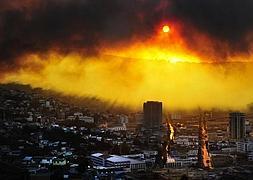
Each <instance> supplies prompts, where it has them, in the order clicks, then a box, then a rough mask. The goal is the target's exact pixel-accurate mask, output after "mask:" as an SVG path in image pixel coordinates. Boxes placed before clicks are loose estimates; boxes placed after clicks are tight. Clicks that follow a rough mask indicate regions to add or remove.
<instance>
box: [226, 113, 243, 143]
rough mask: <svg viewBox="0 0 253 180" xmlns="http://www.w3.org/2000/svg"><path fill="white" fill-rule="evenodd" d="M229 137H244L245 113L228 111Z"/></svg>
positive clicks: (236, 138) (238, 138) (237, 138)
mask: <svg viewBox="0 0 253 180" xmlns="http://www.w3.org/2000/svg"><path fill="white" fill-rule="evenodd" d="M229 133H230V138H231V139H234V140H240V139H243V138H244V137H245V133H246V132H245V114H244V113H240V112H232V113H229Z"/></svg>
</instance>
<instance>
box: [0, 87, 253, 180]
mask: <svg viewBox="0 0 253 180" xmlns="http://www.w3.org/2000/svg"><path fill="white" fill-rule="evenodd" d="M0 92H1V96H0V101H1V105H0V110H1V111H0V120H1V129H0V132H1V136H0V138H1V141H0V142H1V144H0V150H1V151H0V152H1V179H144V178H146V179H184V178H187V179H250V176H251V175H252V168H253V166H252V165H253V140H252V124H253V113H252V109H251V110H248V111H247V113H243V112H226V111H221V110H212V111H203V110H201V109H197V110H196V111H192V112H168V113H165V112H164V109H163V105H162V102H158V101H146V102H144V103H143V110H142V111H138V112H131V111H129V112H127V113H126V112H120V111H110V110H106V109H105V110H104V111H101V110H96V109H89V108H88V107H85V106H82V105H80V104H78V103H75V102H68V101H66V99H65V100H64V98H63V97H61V96H56V95H55V94H54V93H52V92H47V91H43V90H42V89H38V88H37V89H32V88H31V87H30V86H28V85H17V84H3V85H1V86H0Z"/></svg>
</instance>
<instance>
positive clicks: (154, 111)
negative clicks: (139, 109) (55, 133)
mask: <svg viewBox="0 0 253 180" xmlns="http://www.w3.org/2000/svg"><path fill="white" fill-rule="evenodd" d="M143 112H144V127H145V128H147V129H154V130H155V129H159V128H160V126H161V123H162V102H158V101H147V102H145V103H144V104H143Z"/></svg>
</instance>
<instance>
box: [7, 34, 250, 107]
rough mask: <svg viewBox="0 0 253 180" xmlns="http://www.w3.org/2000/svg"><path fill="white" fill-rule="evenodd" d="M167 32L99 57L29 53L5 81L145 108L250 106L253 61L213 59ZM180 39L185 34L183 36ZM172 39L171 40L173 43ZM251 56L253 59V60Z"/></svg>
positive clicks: (115, 49) (104, 51)
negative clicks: (150, 104)
mask: <svg viewBox="0 0 253 180" xmlns="http://www.w3.org/2000/svg"><path fill="white" fill-rule="evenodd" d="M170 36H173V34H172V33H171V34H161V32H158V33H157V34H156V37H152V38H151V39H149V40H147V41H145V42H138V41H136V42H135V43H132V44H131V45H127V46H119V47H118V48H104V49H103V52H101V54H100V55H99V56H94V57H85V56H83V55H80V54H77V53H71V54H68V55H66V56H63V55H61V54H59V53H57V52H54V51H52V52H50V53H49V54H48V56H44V57H43V56H39V55H36V54H31V55H26V56H25V57H23V58H22V61H20V63H21V65H20V68H19V69H18V70H17V71H14V72H9V73H8V74H6V75H5V78H4V80H3V82H13V81H14V82H19V83H24V84H31V85H32V86H33V87H42V88H46V89H53V90H56V91H58V92H63V93H66V94H71V95H77V96H86V95H88V96H97V97H99V98H102V99H106V100H111V101H117V102H118V103H119V104H124V105H131V106H133V107H140V106H141V104H142V102H144V101H146V100H159V101H163V102H164V104H165V106H166V107H168V108H172V109H174V108H186V109H190V108H197V107H199V106H201V107H204V108H211V107H221V108H234V109H237V108H239V109H241V108H245V107H246V105H247V104H248V103H250V102H252V100H253V93H252V92H253V85H252V82H253V76H252V75H253V64H252V63H251V62H245V63H242V62H239V63H238V62H237V63H236V62H234V63H232V62H231V61H233V60H234V61H241V60H240V59H239V58H238V57H231V59H230V60H229V62H227V63H219V64H218V63H210V62H208V61H205V60H202V59H201V57H198V56H197V55H196V54H195V53H194V52H191V51H189V50H188V49H186V48H185V47H184V44H183V42H182V43H178V44H177V43H175V42H173V41H175V40H173V38H172V40H169V41H168V40H167V41H166V43H168V42H169V43H168V44H164V39H163V38H165V39H166V38H170ZM178 41H179V42H180V39H179V40H178ZM170 42H171V44H170ZM249 60H250V59H249Z"/></svg>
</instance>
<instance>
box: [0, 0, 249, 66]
mask: <svg viewBox="0 0 253 180" xmlns="http://www.w3.org/2000/svg"><path fill="white" fill-rule="evenodd" d="M163 20H171V21H179V22H180V24H181V25H182V29H183V30H182V31H183V34H184V37H185V38H186V42H188V44H190V43H191V42H192V40H194V39H192V37H191V33H192V32H191V31H190V30H189V28H187V27H186V26H191V27H193V29H196V30H197V31H199V32H201V33H204V34H207V35H209V36H210V37H212V38H213V39H215V40H217V41H221V42H223V41H226V42H228V43H229V44H230V45H229V50H230V51H239V52H248V51H249V50H250V45H251V41H250V40H248V39H246V36H247V35H248V34H249V33H251V31H252V29H253V1H252V0H243V1H239V0H168V1H167V0H125V1H123V0H24V1H22V3H21V1H19V0H13V1H10V0H1V1H0V62H2V63H5V64H6V63H7V64H11V63H9V62H13V61H14V60H15V59H17V58H18V57H20V56H22V55H24V54H27V53H28V54H29V53H42V54H43V53H46V52H47V51H49V50H52V49H55V50H58V51H61V52H62V53H68V52H71V51H78V52H82V53H85V54H95V53H97V51H98V50H99V48H100V47H101V46H102V45H108V44H110V43H117V42H122V41H128V40H129V39H131V38H132V37H137V38H139V39H145V38H148V37H149V36H151V35H152V33H154V31H155V28H156V26H157V24H159V23H160V22H161V21H163ZM193 47H195V46H193ZM195 48H198V47H195ZM210 48H215V47H210ZM220 49H221V48H220V45H219V48H217V51H219V50H220Z"/></svg>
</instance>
